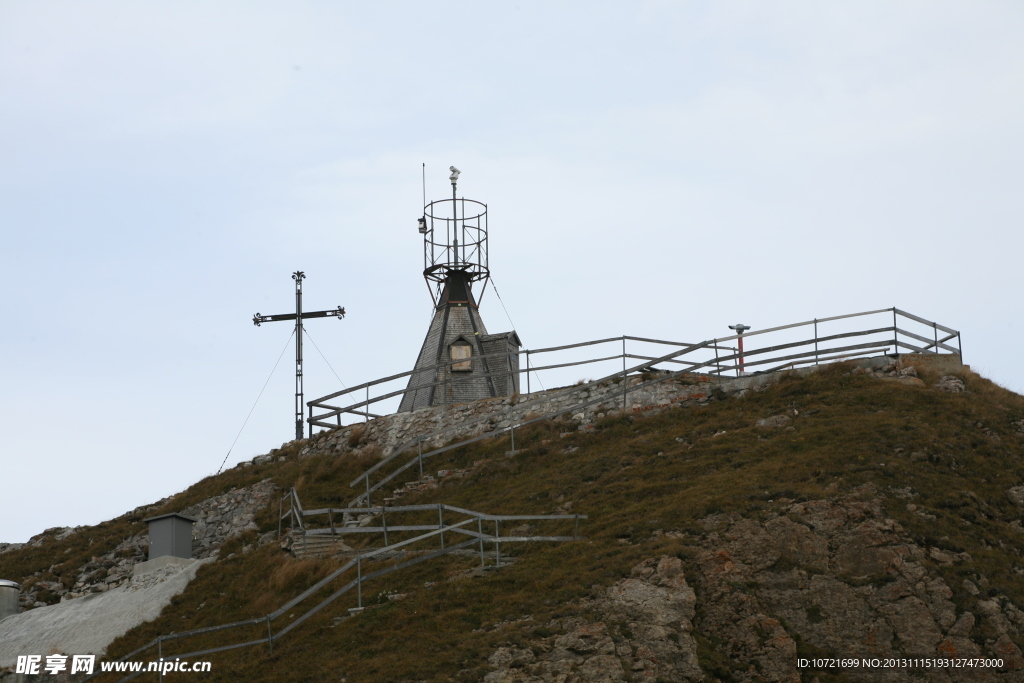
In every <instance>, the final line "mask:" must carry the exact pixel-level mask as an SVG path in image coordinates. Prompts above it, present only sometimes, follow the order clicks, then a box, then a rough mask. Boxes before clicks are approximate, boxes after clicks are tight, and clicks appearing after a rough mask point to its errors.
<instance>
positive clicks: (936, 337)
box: [310, 307, 961, 507]
mask: <svg viewBox="0 0 1024 683" xmlns="http://www.w3.org/2000/svg"><path fill="white" fill-rule="evenodd" d="M879 315H883V316H886V317H888V316H890V315H891V316H892V324H891V325H888V324H887V325H884V326H882V327H871V326H869V327H867V328H861V327H854V328H852V329H841V330H839V331H836V332H834V333H831V334H827V335H824V336H822V335H821V334H820V327H821V326H822V325H824V324H826V323H832V324H834V323H839V322H840V321H851V320H853V319H856V318H864V317H867V316H879ZM900 318H903V319H904V320H905V321H909V323H908V322H904V323H901V322H900V320H899V319H900ZM886 322H888V320H887V321H886ZM901 324H904V325H905V326H906V327H910V326H911V324H916V325H918V326H923V327H918V328H917V331H911V330H909V329H905V328H904V327H900V325H901ZM807 327H812V328H813V332H814V335H813V337H809V338H802V337H801V336H800V335H797V336H795V337H794V336H793V334H794V331H795V330H798V329H800V328H807ZM927 331H930V332H931V333H932V334H931V337H928V336H926V335H925V334H923V332H927ZM940 331H941V332H942V336H941V338H940V334H939V332H940ZM762 335H774V336H773V337H765V339H770V340H771V341H772V342H776V340H777V343H769V344H768V345H765V346H758V347H754V348H749V347H748V348H746V349H745V350H744V351H742V352H740V351H739V350H738V349H734V348H731V347H723V346H722V344H723V343H724V342H731V341H736V340H739V339H740V337H741V336H742V338H743V340H745V341H748V340H750V339H751V338H758V337H761V336H762ZM624 339H627V338H626V337H613V338H610V339H600V340H596V341H592V342H583V343H581V344H571V345H567V346H559V347H551V348H550V349H540V350H537V351H533V352H532V353H540V352H548V351H559V350H563V349H569V348H577V347H583V346H592V345H597V344H604V343H609V342H615V341H619V340H624ZM629 339H638V338H633V337H629ZM953 339H956V340H957V346H956V347H953V346H951V345H950V344H949V343H948V342H950V341H952V340H953ZM644 341H650V342H654V343H665V344H673V342H660V341H658V340H644ZM757 341H760V339H758V340H757ZM851 341H856V342H858V343H849V342H851ZM723 348H725V349H727V350H728V351H729V353H728V354H726V355H723V354H721V353H719V352H720V351H721V350H722V349H723ZM890 349H891V351H892V352H893V353H898V352H899V350H900V349H905V350H909V351H910V352H911V353H920V354H937V353H939V352H941V351H946V352H949V353H952V354H956V355H958V356H960V355H961V351H960V333H959V332H957V331H956V330H953V329H952V328H949V327H946V326H944V325H940V324H939V323H936V322H933V321H929V320H926V319H924V318H921V317H918V316H916V315H913V314H911V313H907V312H906V311H902V310H900V309H898V308H895V307H893V308H884V309H879V310H874V311H865V312H863V313H852V314H848V315H840V316H832V317H829V318H816V319H813V320H808V321H805V322H800V323H794V324H791V325H782V326H779V327H772V328H768V329H765V330H758V331H756V332H747V333H746V334H743V335H739V334H736V335H731V336H728V337H722V338H717V339H709V340H707V341H704V342H700V343H699V344H691V345H688V346H686V347H684V348H682V349H680V350H676V351H672V352H670V353H668V354H665V355H662V356H660V357H646V356H645V357H643V360H644V361H646V362H643V363H641V364H639V365H634V366H633V367H626V363H625V359H626V358H630V357H632V358H636V356H635V355H630V354H628V353H626V352H625V351H624V352H623V353H622V354H620V355H618V356H612V357H610V359H618V358H622V359H623V367H622V370H617V371H616V372H614V373H612V374H609V375H607V376H605V377H602V378H600V379H597V380H593V382H591V384H604V383H607V382H612V381H619V380H620V379H621V380H623V381H619V387H620V388H619V389H616V390H612V391H609V392H607V393H605V394H604V395H603V396H601V397H599V398H592V399H589V400H584V401H579V402H575V403H572V404H571V405H568V406H563V407H560V408H557V409H555V410H544V411H543V412H541V413H539V414H538V410H539V409H542V407H543V406H544V405H545V404H549V403H552V402H555V401H557V399H559V398H563V397H565V396H568V395H571V394H572V393H573V392H577V391H579V390H580V387H579V386H570V387H567V388H563V389H559V390H553V391H547V392H544V393H542V394H538V395H528V396H525V397H510V398H508V399H507V401H508V417H507V419H506V420H505V421H504V424H499V425H498V426H497V427H496V428H494V429H487V430H486V431H483V432H481V433H479V434H476V435H475V436H472V437H469V438H466V439H461V440H459V441H457V442H455V443H450V444H447V445H444V446H441V447H439V448H432V449H428V450H426V451H424V444H425V443H428V444H429V443H436V442H438V441H443V440H444V438H445V437H455V436H456V435H457V434H458V433H460V432H461V433H465V432H466V431H470V430H471V429H472V428H473V427H474V426H477V425H483V424H484V423H486V422H489V421H492V420H493V419H494V416H493V415H490V414H487V415H481V416H479V417H476V418H471V419H468V420H465V421H461V422H459V423H458V424H454V425H450V426H448V427H445V428H442V429H438V430H435V431H432V432H429V433H426V434H420V435H418V436H417V437H415V438H414V439H410V440H408V441H406V442H405V443H402V444H401V445H399V446H398V447H397V448H395V450H393V451H392V452H391V454H390V455H388V456H387V457H385V458H382V459H381V460H379V461H378V462H377V463H375V464H374V465H373V466H372V467H370V468H369V469H367V470H366V471H365V472H364V473H363V474H361V475H360V476H359V477H357V478H356V479H354V480H353V481H352V482H351V483H350V486H351V487H352V488H356V487H360V488H362V489H364V490H363V492H362V493H360V494H359V495H357V496H356V497H355V498H354V499H353V500H352V501H351V502H350V503H349V506H351V507H359V506H365V505H370V504H371V503H372V494H373V493H374V492H376V491H378V490H379V489H380V488H382V487H383V486H385V485H387V484H389V483H390V482H391V481H393V480H394V479H395V478H397V477H398V476H399V475H401V474H402V473H404V472H406V471H408V470H410V469H412V468H413V467H414V466H416V465H418V466H419V472H420V476H422V473H423V461H424V460H425V459H427V458H430V457H433V456H435V455H440V454H442V453H446V452H448V451H451V450H453V449H456V448H461V447H462V446H467V445H469V444H472V443H475V442H477V441H481V440H484V439H489V438H494V437H499V436H504V435H506V434H508V436H509V438H510V441H511V447H512V450H513V451H515V429H516V428H518V427H523V426H526V425H529V424H534V423H537V422H541V421H544V420H549V419H551V418H553V417H558V416H560V415H564V414H567V413H576V412H578V411H580V410H581V409H586V408H588V407H591V406H597V405H601V404H607V403H609V402H610V400H612V399H617V398H618V397H621V400H622V405H623V408H625V407H626V406H627V403H628V395H629V393H630V392H636V391H639V390H642V389H644V388H646V387H650V386H653V385H657V384H660V383H663V382H666V381H669V380H672V379H675V378H677V377H680V376H682V375H684V374H689V373H697V372H699V373H701V374H704V375H708V376H710V377H712V378H721V377H725V376H726V373H735V375H736V376H750V375H757V374H765V373H771V372H777V371H779V370H786V369H793V368H796V367H799V366H804V365H819V364H821V363H832V362H838V361H844V360H850V359H855V358H860V357H864V356H877V355H883V354H887V353H890ZM751 359H753V360H751ZM604 360H609V358H596V359H591V360H588V361H582V362H591V363H594V362H600V361H604ZM582 362H580V363H569V364H560V365H553V366H547V367H543V368H531V370H532V371H536V370H541V369H550V368H552V367H565V366H566V365H578V364H581V363H582ZM663 364H671V365H673V366H679V365H682V366H685V367H683V368H682V369H679V370H675V371H669V372H667V373H665V374H661V375H660V376H657V377H655V378H653V379H648V380H644V381H642V382H641V383H639V384H634V385H633V386H630V383H629V382H628V381H625V380H626V379H627V378H628V375H629V374H630V373H638V372H644V371H648V370H651V369H656V368H657V366H659V365H663ZM765 366H767V367H765ZM751 367H757V368H762V369H759V370H756V371H754V372H750V371H749V370H747V368H751ZM315 403H316V402H311V403H310V405H311V406H312V405H313V404H315ZM516 413H518V414H519V416H520V418H522V416H525V415H527V414H530V413H534V415H533V416H531V417H530V418H529V419H517V418H516ZM313 424H317V423H316V422H313ZM412 449H415V451H416V452H415V455H413V456H412V457H411V458H409V459H408V460H407V461H406V462H405V463H404V464H402V465H400V466H399V467H397V468H396V469H393V470H391V471H390V472H387V473H386V474H385V473H384V472H382V470H383V469H384V468H385V467H387V466H389V465H390V464H391V463H392V462H394V461H395V460H396V459H397V458H399V457H400V456H401V455H402V454H404V453H407V452H409V451H411V450H412ZM378 472H380V473H381V474H380V475H378V476H379V477H380V480H379V481H376V482H375V483H371V477H372V476H373V475H375V474H377V473H378Z"/></svg>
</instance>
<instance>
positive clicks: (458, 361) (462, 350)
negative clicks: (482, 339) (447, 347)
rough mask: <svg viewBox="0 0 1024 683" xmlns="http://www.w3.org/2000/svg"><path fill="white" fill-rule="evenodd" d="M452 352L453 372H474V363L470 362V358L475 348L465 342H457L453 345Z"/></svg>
mask: <svg viewBox="0 0 1024 683" xmlns="http://www.w3.org/2000/svg"><path fill="white" fill-rule="evenodd" d="M451 352H452V372H472V370H473V361H471V360H470V356H472V355H473V347H472V346H470V345H469V344H467V343H466V342H464V341H457V342H455V343H454V344H452V345H451Z"/></svg>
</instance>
